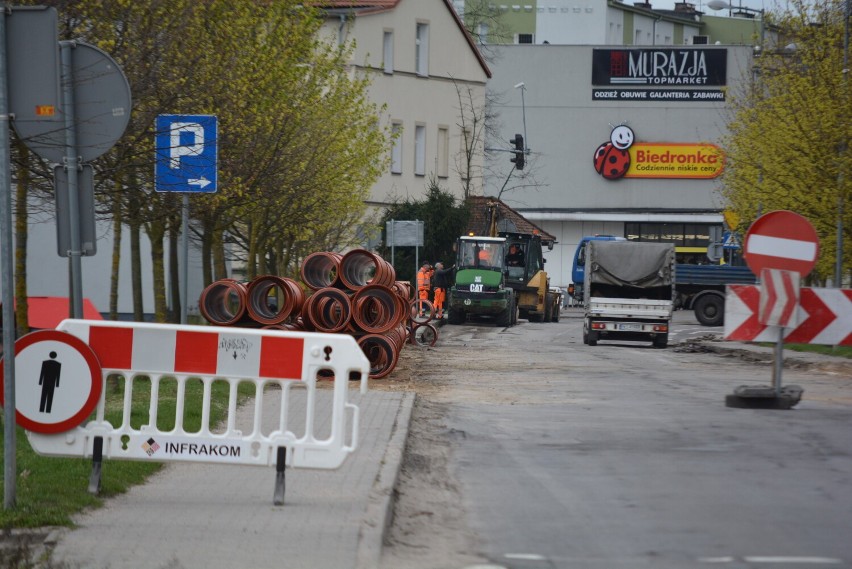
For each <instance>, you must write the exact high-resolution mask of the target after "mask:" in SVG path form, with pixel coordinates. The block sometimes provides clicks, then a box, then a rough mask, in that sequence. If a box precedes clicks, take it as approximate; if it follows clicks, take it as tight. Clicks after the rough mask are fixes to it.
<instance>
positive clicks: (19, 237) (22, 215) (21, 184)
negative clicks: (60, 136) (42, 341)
mask: <svg viewBox="0 0 852 569" xmlns="http://www.w3.org/2000/svg"><path fill="white" fill-rule="evenodd" d="M17 147H18V151H19V152H20V153H21V163H22V164H27V163H28V162H29V157H30V153H29V150H27V147H26V146H24V144H23V143H21V142H17ZM31 180H32V179H31V176H30V171H29V170H28V169H27V168H26V167H25V168H21V169H19V170H18V185H17V187H16V190H15V199H16V200H17V201H16V203H15V298H17V302H16V309H15V323H16V327H17V332H18V336H23V335H24V334H26V333H27V332H29V331H30V325H29V306H28V304H27V221H28V217H29V213H28V211H27V189H28V188H29V186H30V182H31Z"/></svg>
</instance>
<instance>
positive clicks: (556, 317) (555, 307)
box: [553, 302, 562, 322]
mask: <svg viewBox="0 0 852 569" xmlns="http://www.w3.org/2000/svg"><path fill="white" fill-rule="evenodd" d="M561 310H562V306H561V305H560V303H558V302H556V303H554V305H553V321H554V322H559V312H560V311H561Z"/></svg>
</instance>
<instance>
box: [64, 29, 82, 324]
mask: <svg viewBox="0 0 852 569" xmlns="http://www.w3.org/2000/svg"><path fill="white" fill-rule="evenodd" d="M59 45H60V46H61V53H62V73H61V81H62V106H63V110H64V112H65V170H66V172H67V173H68V216H69V224H68V227H70V229H71V250H70V251H68V260H69V261H70V262H71V317H72V318H82V317H83V265H82V256H83V251H82V249H81V247H80V199H79V195H78V194H79V188H78V185H77V169H78V166H79V159H78V154H77V130H76V126H75V124H74V121H75V113H74V68H73V62H72V54H71V50H72V49H74V48H75V47H76V44H75V43H74V42H73V41H63V42H59Z"/></svg>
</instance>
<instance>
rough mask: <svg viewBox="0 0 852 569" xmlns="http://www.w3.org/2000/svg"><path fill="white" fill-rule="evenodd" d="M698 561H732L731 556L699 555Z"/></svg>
mask: <svg viewBox="0 0 852 569" xmlns="http://www.w3.org/2000/svg"><path fill="white" fill-rule="evenodd" d="M698 561H699V563H733V561H734V558H733V557H699V558H698Z"/></svg>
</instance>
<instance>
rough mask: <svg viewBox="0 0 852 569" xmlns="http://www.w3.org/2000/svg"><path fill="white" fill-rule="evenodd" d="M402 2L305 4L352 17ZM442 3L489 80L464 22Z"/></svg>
mask: <svg viewBox="0 0 852 569" xmlns="http://www.w3.org/2000/svg"><path fill="white" fill-rule="evenodd" d="M402 1H403V0H311V1H309V2H307V3H308V4H310V5H312V6H315V7H317V8H321V9H323V10H325V11H326V12H329V13H333V14H340V13H341V12H342V11H345V12H346V13H347V14H352V15H353V16H356V17H357V16H369V15H371V14H380V13H382V12H387V11H389V10H393V9H395V8H396V7H397V6H399V3H400V2H402ZM408 1H410V2H412V3H414V2H424V1H425V0H408ZM441 1H442V2H443V3H444V6H446V7H447V10H449V11H450V14H451V15H452V17H453V20H455V22H456V26H457V27H458V28H459V30H460V31H461V33H462V34H463V35H464V38H465V40H466V41H467V44H468V45H469V46H470V49H471V50H472V51H473V53H474V55H475V56H476V59H477V61H479V65H480V66H481V67H482V70H483V71H485V75H486V77H488V78H489V79H490V78H491V69H490V68H489V67H488V64H487V63H486V62H485V58H484V57H482V52H480V51H479V48H478V47H477V46H476V42H475V41H473V38H472V37H471V35H470V33H469V32H468V31H467V28H465V27H464V22H462V20H461V18H459V15H458V13H457V12H456V9H455V8H453V5H452V4H451V3H450V0H441Z"/></svg>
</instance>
